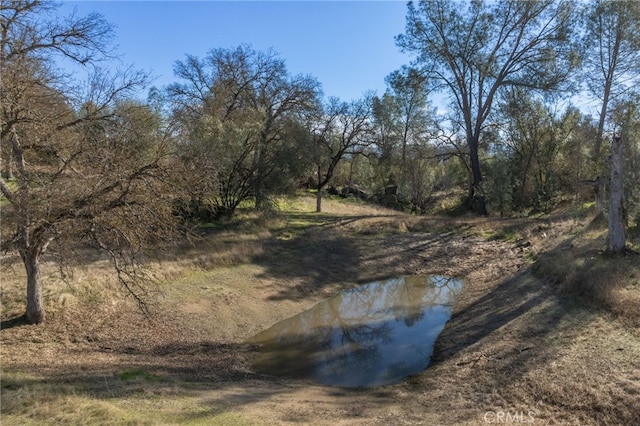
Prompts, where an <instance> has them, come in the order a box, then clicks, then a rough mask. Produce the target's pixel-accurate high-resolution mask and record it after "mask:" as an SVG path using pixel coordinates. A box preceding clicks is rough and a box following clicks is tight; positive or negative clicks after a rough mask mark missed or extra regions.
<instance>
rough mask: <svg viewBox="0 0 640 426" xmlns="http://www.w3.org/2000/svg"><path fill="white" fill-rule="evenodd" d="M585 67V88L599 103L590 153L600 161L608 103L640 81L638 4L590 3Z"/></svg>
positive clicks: (632, 1) (624, 1)
mask: <svg viewBox="0 0 640 426" xmlns="http://www.w3.org/2000/svg"><path fill="white" fill-rule="evenodd" d="M584 63H585V67H584V68H585V71H586V72H585V76H586V81H587V87H588V89H589V91H590V92H591V94H592V95H593V96H595V97H596V98H597V99H598V100H600V109H599V113H598V134H597V139H596V142H595V146H594V149H593V155H594V159H595V160H596V161H600V150H601V147H602V140H603V137H604V133H605V125H606V121H607V116H608V114H609V112H610V105H611V102H612V101H615V100H616V99H617V98H618V97H620V96H621V95H624V94H625V93H627V92H628V91H629V90H630V89H632V88H633V87H634V86H635V85H636V84H637V83H638V82H639V81H640V3H638V2H637V1H635V0H593V1H592V2H591V3H590V10H589V14H588V15H587V33H586V35H585V61H584Z"/></svg>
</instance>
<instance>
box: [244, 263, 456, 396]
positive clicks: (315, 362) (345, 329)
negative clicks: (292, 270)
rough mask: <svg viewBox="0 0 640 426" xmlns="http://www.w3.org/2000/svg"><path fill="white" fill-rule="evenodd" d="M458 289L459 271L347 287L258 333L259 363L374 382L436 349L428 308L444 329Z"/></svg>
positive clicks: (329, 379)
mask: <svg viewBox="0 0 640 426" xmlns="http://www.w3.org/2000/svg"><path fill="white" fill-rule="evenodd" d="M460 288H461V283H460V281H459V280H456V279H453V278H446V277H438V276H430V277H424V276H422V277H405V278H399V279H393V280H388V281H381V282H375V283H371V284H368V285H365V286H360V287H358V288H355V289H351V290H348V291H345V292H343V293H341V294H340V295H338V296H336V297H334V298H331V299H328V300H326V301H324V302H321V303H319V304H317V305H316V306H314V307H313V308H311V309H310V310H308V311H305V312H303V313H301V314H300V315H298V316H296V317H293V318H290V319H288V320H285V321H282V322H280V323H278V324H276V325H275V326H274V327H272V328H271V329H269V330H266V331H265V332H263V333H260V334H259V335H257V336H256V337H254V339H252V340H253V341H254V342H256V343H260V344H262V349H261V350H262V352H264V354H265V355H264V356H263V357H261V358H260V359H258V365H257V367H258V368H259V369H260V370H262V371H264V372H267V373H272V374H284V375H294V376H307V377H309V376H311V377H314V378H315V379H316V380H318V381H320V382H323V383H328V384H338V385H345V386H350V385H367V384H371V383H372V382H375V381H376V380H379V377H380V376H381V375H383V376H384V375H388V374H390V373H388V372H386V370H385V369H387V368H390V369H392V370H398V371H404V370H408V369H410V367H411V365H413V364H415V363H416V362H417V363H418V364H420V363H425V362H428V358H429V356H430V353H431V345H432V344H433V342H431V341H430V340H429V339H427V337H430V335H431V334H433V333H431V332H425V330H428V329H427V328H425V327H428V326H429V325H430V321H433V320H429V318H425V315H427V316H429V315H432V314H435V317H436V320H437V324H436V323H434V324H436V325H434V327H435V328H438V327H439V329H438V332H439V330H440V329H441V327H442V326H443V325H444V322H446V320H447V319H448V313H447V315H446V317H444V313H443V312H445V311H446V312H449V311H450V308H443V307H442V305H451V304H452V303H453V299H454V298H455V296H456V294H457V293H458V291H459V290H460ZM414 327H416V328H419V329H418V330H414V331H411V330H410V329H412V328H414ZM432 328H433V327H432ZM425 334H426V335H429V336H425ZM435 335H436V336H437V333H436V334H435ZM433 339H435V336H433ZM413 340H415V342H413ZM425 344H426V345H428V348H427V347H424V345H425ZM399 352H406V353H399ZM427 352H428V355H425V353H427ZM403 356H406V357H409V358H412V357H413V358H417V361H415V360H412V359H409V360H408V361H407V360H404V359H402V357H403ZM425 358H426V361H425ZM425 366H426V365H425ZM422 368H424V366H423V367H422ZM418 371H419V370H418ZM409 374H410V373H409ZM376 384H378V383H376Z"/></svg>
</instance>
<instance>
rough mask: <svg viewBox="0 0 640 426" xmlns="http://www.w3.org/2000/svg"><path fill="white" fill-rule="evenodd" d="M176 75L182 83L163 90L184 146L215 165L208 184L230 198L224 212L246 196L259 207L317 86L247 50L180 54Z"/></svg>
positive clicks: (313, 105)
mask: <svg viewBox="0 0 640 426" xmlns="http://www.w3.org/2000/svg"><path fill="white" fill-rule="evenodd" d="M175 73H176V76H177V77H179V78H180V79H181V80H182V82H181V83H176V84H173V85H171V86H169V88H168V90H169V93H170V94H171V97H172V100H173V102H174V105H175V107H176V113H177V115H178V117H179V119H180V121H181V122H182V124H183V128H184V129H187V132H188V135H187V136H186V138H187V141H186V143H187V144H189V145H191V146H195V145H198V144H199V145H201V146H202V148H203V149H202V150H200V151H199V154H198V156H200V157H202V158H208V159H210V160H211V161H212V162H214V163H217V166H216V167H217V170H216V171H215V175H210V176H209V177H208V179H210V180H214V181H217V182H218V183H219V184H220V185H221V187H220V189H221V190H222V191H223V192H222V193H221V194H222V197H223V198H224V197H227V196H230V197H231V198H230V199H231V200H233V201H231V203H232V204H231V205H229V206H226V207H227V208H231V210H230V213H232V212H233V210H232V209H233V208H235V206H234V205H233V204H235V203H236V202H238V200H239V201H242V199H243V198H246V197H249V196H253V197H254V198H255V200H256V207H257V208H260V207H261V206H262V204H263V203H264V201H265V199H266V197H267V195H268V194H267V192H268V188H266V182H267V181H268V180H269V178H270V177H271V175H272V174H273V173H274V171H275V170H276V167H275V165H276V164H277V160H278V152H279V148H280V147H281V143H282V142H283V140H284V137H285V135H286V134H287V131H288V129H289V128H290V124H291V120H292V119H295V118H296V117H299V116H301V115H304V114H307V113H309V112H310V111H314V110H315V109H317V108H318V104H319V95H320V85H319V83H318V82H317V80H316V79H315V78H313V77H310V76H306V75H294V76H291V75H289V73H288V71H287V69H286V66H285V63H284V60H282V59H281V58H280V57H279V56H278V55H277V54H276V53H275V52H273V51H267V52H260V51H256V50H253V49H252V48H251V47H249V46H246V45H241V46H239V47H237V48H235V49H213V50H211V51H210V52H209V53H208V55H207V56H205V57H204V58H203V59H199V58H197V57H194V56H187V58H186V59H185V60H184V61H178V62H176V65H175ZM227 147H228V148H227ZM218 160H220V161H218ZM223 160H224V161H223ZM236 205H237V204H236Z"/></svg>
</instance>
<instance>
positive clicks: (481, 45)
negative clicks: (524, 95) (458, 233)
mask: <svg viewBox="0 0 640 426" xmlns="http://www.w3.org/2000/svg"><path fill="white" fill-rule="evenodd" d="M573 23H574V7H573V2H570V1H562V0H560V1H555V0H539V1H520V0H501V1H496V2H485V1H482V0H474V1H471V2H453V1H449V0H421V1H419V2H417V3H413V2H410V3H409V8H408V13H407V24H406V31H405V33H404V34H402V35H400V36H398V37H397V43H398V45H399V46H400V48H401V49H402V50H403V51H405V52H411V53H414V54H415V55H416V57H415V60H414V66H415V67H417V68H419V69H420V70H421V72H422V73H423V74H424V75H425V76H426V77H427V78H428V79H429V80H430V81H434V82H436V83H437V84H439V86H438V87H439V88H442V89H444V90H446V92H447V93H448V94H449V95H450V97H451V100H452V111H453V114H452V116H451V120H454V121H457V122H459V124H460V126H461V128H462V129H463V130H464V134H465V139H466V143H467V148H468V150H469V156H470V164H471V179H470V186H469V193H468V197H467V207H468V208H473V209H474V210H476V211H477V212H479V213H486V206H485V200H484V191H483V187H482V179H483V176H482V171H481V165H480V156H479V148H480V146H481V143H482V135H483V131H484V130H485V127H486V125H487V123H488V120H489V118H490V115H491V113H492V111H493V108H494V102H495V100H496V96H497V94H498V91H499V90H501V89H502V88H505V87H513V86H522V87H527V88H530V89H535V90H550V89H554V88H557V87H559V86H560V84H561V83H563V82H565V81H566V79H567V77H568V76H569V75H570V73H571V71H572V70H573V68H574V65H575V60H574V59H575V55H574V48H573V44H572V40H573V37H572V24H573Z"/></svg>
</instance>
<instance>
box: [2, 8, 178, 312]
mask: <svg viewBox="0 0 640 426" xmlns="http://www.w3.org/2000/svg"><path fill="white" fill-rule="evenodd" d="M53 10H54V9H53V6H52V4H51V3H49V2H40V1H37V0H33V1H11V2H2V5H1V6H0V15H1V17H2V39H1V41H0V44H1V47H2V50H1V51H0V55H1V64H0V136H1V139H0V143H1V148H2V149H1V154H2V162H3V164H7V163H8V162H9V159H11V160H12V162H13V165H14V167H15V170H14V171H13V173H12V178H13V180H9V179H8V178H7V179H6V180H5V178H4V177H0V191H1V193H2V196H3V198H4V200H2V202H3V218H2V219H3V226H2V248H3V250H15V251H17V252H18V254H19V255H20V258H21V259H22V262H23V263H24V266H25V269H26V272H27V286H26V299H27V300H26V302H27V303H26V314H25V316H26V319H27V320H28V321H29V322H30V323H41V322H43V321H44V320H45V307H44V299H43V292H42V282H41V278H40V261H41V258H42V256H43V255H44V254H45V253H46V252H48V251H49V252H51V251H56V250H57V251H58V252H59V253H68V250H69V248H70V247H73V245H74V243H77V242H78V241H79V240H84V241H89V242H93V243H95V244H96V245H97V246H99V247H100V248H102V249H104V250H106V251H107V252H108V253H109V254H110V255H111V258H112V260H113V263H114V266H115V268H116V270H117V272H118V278H119V279H120V282H121V283H122V284H123V285H124V286H125V287H126V288H127V289H128V290H129V291H131V293H132V294H133V295H134V296H135V297H136V298H137V300H138V301H139V302H140V303H141V305H144V301H143V300H142V299H141V298H140V297H139V292H137V290H136V287H134V285H135V283H136V282H137V281H136V280H135V278H136V274H135V271H136V270H137V269H136V268H135V267H136V265H137V263H136V256H137V255H139V254H140V253H141V251H142V250H143V249H144V247H145V244H147V243H148V242H150V241H151V240H153V241H156V242H157V241H158V240H160V239H161V238H162V236H163V235H167V234H168V232H167V231H168V227H169V223H170V222H169V220H170V217H171V215H170V209H169V208H168V205H169V204H168V203H166V204H165V203H163V201H164V200H165V198H166V197H165V194H166V193H167V191H166V190H164V189H165V185H164V183H165V182H166V179H165V178H166V176H165V174H164V172H165V170H164V168H163V165H164V162H165V160H166V158H167V152H166V150H165V144H164V143H163V135H161V134H159V132H157V127H156V126H155V122H154V115H153V114H152V113H151V112H150V111H149V110H148V109H146V107H145V106H143V105H140V104H137V103H132V102H129V101H127V98H128V96H129V95H130V94H132V93H133V92H134V91H136V90H137V89H139V88H141V87H142V86H143V84H144V83H145V82H146V75H145V74H143V73H138V72H124V73H119V74H118V75H113V74H109V73H106V72H103V71H100V70H96V72H95V73H94V74H93V76H92V78H91V80H90V81H89V83H88V84H87V85H86V86H87V87H88V90H87V91H86V93H84V94H83V95H80V96H79V97H77V96H75V95H76V94H77V88H75V87H69V86H68V85H67V84H66V83H67V82H68V80H67V79H65V78H64V76H63V75H62V74H61V73H60V72H57V71H55V70H56V68H55V60H56V57H57V56H56V55H62V56H64V57H66V58H68V59H71V60H73V61H75V62H76V63H79V64H91V63H94V62H95V61H97V60H99V59H102V58H105V55H106V53H108V46H109V44H108V41H109V37H110V36H111V28H110V26H109V25H108V24H107V23H106V22H105V21H104V20H103V19H102V18H101V17H100V16H98V15H89V16H88V17H86V18H78V17H76V16H71V17H69V18H67V19H64V20H61V19H59V18H56V17H55V15H53V14H52V12H53ZM72 95H73V96H72Z"/></svg>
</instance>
